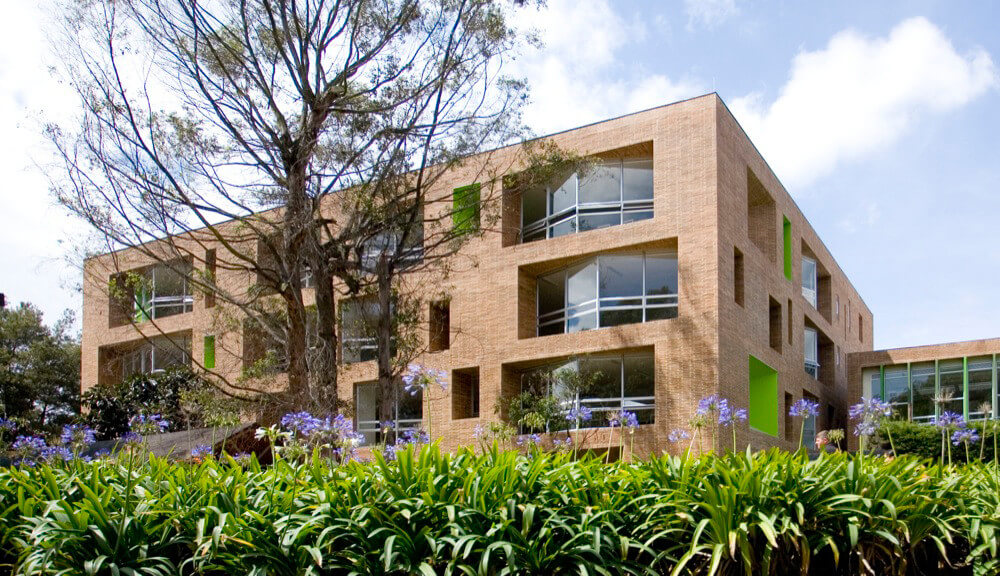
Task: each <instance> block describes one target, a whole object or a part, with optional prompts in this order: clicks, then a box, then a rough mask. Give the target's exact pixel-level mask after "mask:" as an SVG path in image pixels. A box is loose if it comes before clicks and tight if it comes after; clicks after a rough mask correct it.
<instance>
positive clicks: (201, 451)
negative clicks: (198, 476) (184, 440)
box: [191, 444, 215, 458]
mask: <svg viewBox="0 0 1000 576" xmlns="http://www.w3.org/2000/svg"><path fill="white" fill-rule="evenodd" d="M214 455H215V450H213V449H212V447H211V446H209V445H208V444H198V445H197V446H195V447H194V448H192V449H191V457H192V458H208V457H210V456H214Z"/></svg>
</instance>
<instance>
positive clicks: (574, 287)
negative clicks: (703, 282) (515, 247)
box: [537, 253, 678, 336]
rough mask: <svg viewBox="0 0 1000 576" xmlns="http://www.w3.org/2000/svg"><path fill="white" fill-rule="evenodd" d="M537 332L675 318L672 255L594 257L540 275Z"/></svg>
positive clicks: (561, 332) (557, 332)
mask: <svg viewBox="0 0 1000 576" xmlns="http://www.w3.org/2000/svg"><path fill="white" fill-rule="evenodd" d="M537 290H538V300H537V302H538V322H537V327H538V328H537V330H538V331H537V333H538V335H539V336H545V335H549V334H563V333H569V332H580V331H583V330H593V329H595V328H605V327H608V326H618V325H620V324H635V323H640V322H648V321H651V320H661V319H665V318H676V317H677V299H678V295H677V256H676V254H673V253H657V254H625V255H607V256H598V257H596V258H592V259H589V260H586V261H584V262H581V263H579V264H576V265H574V266H571V267H569V268H566V269H563V270H559V271H558V272H553V273H550V274H546V275H544V276H540V277H539V278H538V283H537Z"/></svg>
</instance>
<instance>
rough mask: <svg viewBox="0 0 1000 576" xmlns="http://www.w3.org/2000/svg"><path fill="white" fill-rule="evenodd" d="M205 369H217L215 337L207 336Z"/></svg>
mask: <svg viewBox="0 0 1000 576" xmlns="http://www.w3.org/2000/svg"><path fill="white" fill-rule="evenodd" d="M204 342H205V346H204V348H205V369H206V370H212V369H213V368H215V336H211V335H209V336H205V341H204Z"/></svg>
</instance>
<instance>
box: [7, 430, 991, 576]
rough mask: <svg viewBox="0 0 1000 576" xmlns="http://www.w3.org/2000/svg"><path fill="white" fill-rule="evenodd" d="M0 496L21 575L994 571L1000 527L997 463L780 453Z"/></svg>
mask: <svg viewBox="0 0 1000 576" xmlns="http://www.w3.org/2000/svg"><path fill="white" fill-rule="evenodd" d="M0 502H2V503H3V504H2V506H0V513H2V516H0V542H3V543H4V544H5V546H4V550H7V551H8V554H9V556H8V559H10V561H11V562H16V564H17V565H16V566H14V567H13V571H15V572H17V573H19V574H55V573H65V574H83V573H89V574H140V573H141V574H201V573H204V574H269V575H271V574H273V575H281V574H289V575H292V574H295V575H299V574H351V573H353V574H372V575H384V574H427V575H431V574H463V575H464V574H468V575H473V574H482V575H494V574H496V575H499V574H650V575H652V574H670V573H676V574H711V573H715V574H789V573H809V574H859V573H865V572H870V573H874V574H889V573H892V574H930V573H972V570H975V572H977V573H979V574H993V573H996V571H997V569H998V564H997V549H996V535H997V528H998V527H1000V512H998V511H1000V482H998V479H997V476H996V475H995V473H994V469H993V467H992V466H987V465H982V464H972V465H967V466H955V467H951V466H940V465H937V464H934V463H932V462H930V461H927V460H921V459H919V458H916V457H913V456H904V457H900V458H896V459H886V458H882V457H874V456H870V455H869V456H852V455H849V454H845V453H837V454H824V455H821V456H820V457H819V458H818V459H816V460H812V461H810V460H809V459H808V458H807V457H806V456H805V454H804V453H798V454H791V453H787V452H782V451H778V450H770V451H766V452H760V453H756V454H753V453H742V454H728V455H725V456H718V457H716V456H704V457H701V458H697V459H695V458H691V459H681V458H676V457H670V456H663V457H659V458H653V459H650V460H648V461H640V462H618V463H611V464H605V463H604V462H603V461H601V460H600V459H595V458H592V457H584V458H583V459H581V460H573V459H572V458H571V456H570V455H569V454H566V453H554V454H548V453H541V452H536V453H534V454H532V455H527V456H526V455H522V454H518V453H516V452H508V451H501V450H498V449H494V450H492V451H488V452H486V453H483V454H480V453H476V452H473V451H472V450H460V451H459V452H458V453H457V454H453V455H452V454H442V453H440V452H439V451H438V449H437V448H436V447H435V446H427V447H424V448H423V449H422V450H420V451H416V450H414V449H413V448H412V447H410V448H407V449H404V450H401V451H399V453H398V458H397V460H396V461H394V462H387V461H385V460H382V459H381V458H379V457H376V460H375V462H373V463H367V464H365V463H358V462H352V463H349V464H346V465H343V466H335V467H330V466H328V464H327V460H326V459H324V458H315V459H313V460H312V461H311V462H306V463H302V464H296V463H291V462H288V461H284V460H281V459H278V461H277V462H276V463H275V465H274V466H272V467H269V468H266V469H262V468H261V467H260V466H259V465H257V464H256V462H254V461H251V462H250V463H248V464H245V465H241V464H238V463H237V462H236V461H234V460H231V459H228V458H227V459H226V461H224V462H215V461H213V460H211V459H209V460H207V461H205V462H202V463H200V464H176V463H174V464H172V463H168V462H166V461H164V460H160V459H156V458H150V459H148V460H147V459H146V458H145V457H142V458H138V457H136V456H131V455H129V454H124V455H122V456H120V457H119V459H118V460H105V461H98V462H93V463H84V462H79V461H73V462H70V463H67V464H65V465H59V466H51V467H50V466H47V465H39V466H38V467H35V468H10V469H5V470H0ZM7 543H11V545H10V546H8V545H7Z"/></svg>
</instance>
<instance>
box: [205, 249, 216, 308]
mask: <svg viewBox="0 0 1000 576" xmlns="http://www.w3.org/2000/svg"><path fill="white" fill-rule="evenodd" d="M216 268H217V263H216V254H215V249H214V248H213V249H211V250H206V251H205V276H206V278H205V280H206V281H207V282H208V285H209V288H210V289H209V290H207V291H206V292H205V308H212V307H213V306H215V290H212V289H211V288H214V287H215V275H216Z"/></svg>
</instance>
